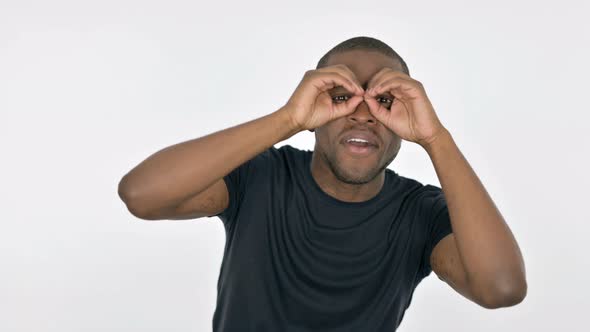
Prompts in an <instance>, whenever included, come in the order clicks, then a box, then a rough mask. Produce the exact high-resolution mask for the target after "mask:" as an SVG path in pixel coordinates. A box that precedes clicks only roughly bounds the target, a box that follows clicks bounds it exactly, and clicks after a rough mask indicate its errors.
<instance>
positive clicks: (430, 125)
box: [365, 68, 446, 147]
mask: <svg viewBox="0 0 590 332" xmlns="http://www.w3.org/2000/svg"><path fill="white" fill-rule="evenodd" d="M369 84H370V86H371V88H369V89H368V90H367V91H366V92H365V102H366V103H367V104H368V105H369V111H370V112H371V114H373V116H374V117H375V118H377V120H378V121H379V122H381V123H383V124H384V125H385V126H386V127H387V128H389V129H390V130H391V131H393V132H394V133H395V134H396V135H398V136H399V137H400V138H402V139H404V140H407V141H411V142H414V143H417V144H420V145H421V146H423V147H426V146H428V145H429V144H431V143H432V142H434V140H436V139H437V138H438V137H439V136H440V135H442V134H444V133H445V132H446V128H445V127H444V126H443V125H442V124H441V123H440V121H439V119H438V117H437V115H436V113H435V112H434V108H433V107H432V104H431V103H430V100H429V99H428V97H427V96H426V92H425V91H424V87H423V85H422V83H421V82H418V81H416V80H414V79H413V78H411V77H410V76H408V75H406V74H405V73H403V72H400V71H396V70H393V69H391V68H383V69H382V70H380V71H379V72H378V73H377V74H375V76H373V78H372V79H371V82H370V83H369ZM387 93H389V94H390V96H388V95H387ZM391 96H393V98H392V99H393V102H392V103H391V107H390V109H387V108H386V107H385V106H383V105H382V104H381V103H379V102H377V100H375V98H376V97H386V98H391Z"/></svg>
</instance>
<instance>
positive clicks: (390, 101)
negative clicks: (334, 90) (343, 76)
mask: <svg viewBox="0 0 590 332" xmlns="http://www.w3.org/2000/svg"><path fill="white" fill-rule="evenodd" d="M338 98H346V99H338ZM348 98H350V96H347V95H342V96H335V97H332V100H333V101H334V102H339V101H346V100H348ZM377 99H381V100H386V101H385V102H384V103H392V102H393V98H387V97H377Z"/></svg>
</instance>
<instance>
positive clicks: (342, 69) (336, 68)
mask: <svg viewBox="0 0 590 332" xmlns="http://www.w3.org/2000/svg"><path fill="white" fill-rule="evenodd" d="M318 70H320V71H322V72H336V73H339V74H341V75H342V76H344V77H346V78H347V79H348V80H349V81H350V82H351V83H352V84H353V85H354V86H355V89H353V90H350V92H354V93H355V94H356V95H362V94H364V93H365V90H363V88H362V87H361V83H360V81H359V80H358V78H357V77H356V75H355V74H354V73H353V72H352V70H350V68H348V66H346V65H344V64H338V65H333V66H328V67H324V68H320V69H318Z"/></svg>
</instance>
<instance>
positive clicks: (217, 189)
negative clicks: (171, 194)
mask: <svg viewBox="0 0 590 332" xmlns="http://www.w3.org/2000/svg"><path fill="white" fill-rule="evenodd" d="M228 205H229V193H228V190H227V186H226V184H225V182H224V180H223V178H221V179H219V180H217V181H215V182H214V183H213V184H212V185H210V186H209V187H207V189H205V190H203V191H201V192H200V193H198V194H196V195H193V196H191V197H189V198H187V199H186V200H184V201H183V202H181V203H180V204H178V205H176V206H174V207H171V208H169V209H167V210H163V211H158V212H157V213H152V214H151V215H149V216H146V217H145V218H144V219H151V220H157V219H169V220H183V219H197V218H201V217H205V216H212V215H216V214H218V213H221V212H222V211H224V210H225V209H226V208H227V207H228Z"/></svg>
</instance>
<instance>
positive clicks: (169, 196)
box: [119, 37, 527, 331]
mask: <svg viewBox="0 0 590 332" xmlns="http://www.w3.org/2000/svg"><path fill="white" fill-rule="evenodd" d="M303 130H310V131H312V132H314V133H315V137H316V143H315V147H314V150H313V151H302V150H299V149H296V148H294V147H291V146H289V145H285V146H283V147H281V148H279V149H277V148H275V147H274V146H273V145H274V144H275V143H277V142H280V141H282V140H285V139H287V138H289V137H291V136H292V135H294V134H296V133H298V132H300V131H303ZM402 140H406V141H410V142H414V143H416V144H419V145H420V146H422V147H423V148H424V149H425V151H426V152H427V153H428V155H429V157H430V159H431V161H432V163H433V166H434V168H435V170H436V173H437V175H438V178H439V180H440V183H441V187H442V188H439V187H436V186H432V185H422V184H421V183H420V182H418V181H416V180H412V179H410V178H406V177H403V176H401V175H399V174H397V173H396V172H395V171H393V170H391V169H388V168H387V166H388V165H389V164H390V163H391V162H392V161H393V159H394V158H395V157H396V156H397V154H398V151H399V149H400V146H401V141H402ZM119 195H120V196H121V198H122V199H123V200H124V201H125V203H126V204H127V207H128V208H129V210H130V211H131V212H132V213H133V214H134V215H135V216H138V217H140V218H143V219H149V220H152V219H194V218H200V217H204V216H208V217H212V216H218V217H219V218H220V219H221V220H222V221H223V223H224V226H225V230H226V236H227V237H226V246H225V251H224V257H223V262H222V265H221V271H220V276H219V281H218V300H217V306H216V310H215V314H214V317H213V330H214V331H238V330H239V331H394V330H395V329H396V328H397V327H398V326H399V324H400V323H401V321H402V318H403V316H404V312H405V310H406V309H407V308H408V307H409V305H410V303H411V299H412V294H413V292H414V289H415V288H416V286H417V285H418V284H419V283H420V281H421V280H422V279H423V278H425V277H426V276H428V275H429V274H430V272H431V271H435V273H436V274H437V276H438V277H439V278H440V279H441V280H443V281H445V282H446V283H448V284H449V285H450V286H451V287H452V288H453V289H455V290H456V291H457V292H458V293H460V294H462V295H463V296H464V297H466V298H468V299H470V300H472V301H473V302H475V303H477V304H479V305H481V306H483V307H485V308H499V307H505V306H511V305H515V304H517V303H519V302H521V301H522V300H523V299H524V297H525V294H526V289H527V285H526V278H525V269H524V262H523V259H522V256H521V253H520V250H519V247H518V245H517V243H516V240H515V239H514V237H513V235H512V233H511V232H510V229H509V228H508V226H507V224H506V223H505V221H504V220H503V218H502V216H501V214H500V212H499V211H498V210H497V209H496V207H495V205H494V203H493V201H492V200H491V198H490V197H489V195H488V194H487V192H486V190H485V188H484V187H483V185H482V184H481V182H480V181H479V179H478V178H477V176H476V174H475V173H474V172H473V170H472V169H471V167H470V166H469V164H468V162H467V161H466V160H465V158H464V157H463V155H462V154H461V152H460V151H459V148H458V147H457V145H456V144H455V142H454V141H453V138H452V136H451V134H450V132H449V131H448V130H447V129H446V128H445V127H444V126H443V125H442V124H441V122H440V121H439V119H438V117H437V115H436V113H435V111H434V108H433V106H432V105H431V103H430V101H429V100H428V97H427V95H426V92H425V90H424V87H423V86H422V84H421V83H420V82H418V81H416V80H414V79H412V78H411V77H410V76H409V71H408V69H407V65H406V64H405V62H404V60H403V59H401V57H400V56H399V55H398V54H397V53H396V52H394V51H393V50H392V49H391V48H390V47H389V46H387V45H386V44H384V43H382V42H381V41H378V40H376V39H373V38H369V37H357V38H352V39H349V40H347V41H344V42H342V43H341V44H339V45H337V46H336V47H334V48H333V49H332V50H331V51H330V52H328V53H327V54H326V55H325V56H324V57H323V58H322V59H321V60H320V62H319V63H318V68H316V70H310V71H308V72H306V73H305V75H304V77H303V79H302V81H301V82H300V84H299V86H298V87H297V89H296V90H295V92H294V93H293V95H292V96H291V98H290V99H289V100H288V102H287V103H286V104H285V105H284V106H283V107H281V108H280V109H279V110H278V111H275V112H274V113H271V114H269V115H266V116H264V117H261V118H259V119H256V120H252V121H249V122H246V123H244V124H240V125H238V126H234V127H231V128H228V129H225V130H222V131H219V132H216V133H213V134H210V135H207V136H203V137H201V138H198V139H194V140H191V141H187V142H183V143H180V144H176V145H173V146H171V147H168V148H166V149H163V150H161V151H159V152H157V153H155V154H154V155H152V156H150V157H149V158H148V159H146V160H145V161H143V162H142V163H141V164H139V165H138V166H137V167H136V168H134V169H133V170H132V171H131V172H129V173H128V174H127V175H125V176H124V177H123V179H122V180H121V183H120V185H119Z"/></svg>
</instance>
